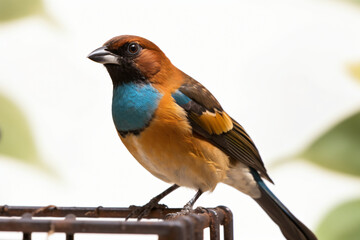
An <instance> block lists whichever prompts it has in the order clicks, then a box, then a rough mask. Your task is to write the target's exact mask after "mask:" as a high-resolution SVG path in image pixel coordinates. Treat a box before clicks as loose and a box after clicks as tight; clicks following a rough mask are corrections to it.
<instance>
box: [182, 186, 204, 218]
mask: <svg viewBox="0 0 360 240" xmlns="http://www.w3.org/2000/svg"><path fill="white" fill-rule="evenodd" d="M201 194H203V192H202V191H201V190H200V189H199V191H197V193H196V194H195V196H194V197H193V198H192V199H190V201H189V202H188V203H186V204H185V206H184V207H183V209H182V210H181V212H183V213H190V212H191V211H192V208H193V206H194V204H195V202H196V200H198V199H199V197H200V196H201Z"/></svg>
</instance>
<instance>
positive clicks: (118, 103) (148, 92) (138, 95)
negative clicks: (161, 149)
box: [112, 82, 162, 132]
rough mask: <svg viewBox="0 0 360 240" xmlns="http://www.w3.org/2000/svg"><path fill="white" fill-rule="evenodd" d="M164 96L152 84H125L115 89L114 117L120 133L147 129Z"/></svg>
mask: <svg viewBox="0 0 360 240" xmlns="http://www.w3.org/2000/svg"><path fill="white" fill-rule="evenodd" d="M161 97H162V94H161V93H160V92H159V91H158V90H157V89H155V88H154V87H153V86H152V85H151V84H150V83H149V84H142V83H135V82H130V83H124V84H121V85H119V86H116V87H114V90H113V101H112V116H113V120H114V124H115V126H116V129H117V130H118V131H119V132H129V131H139V130H141V129H143V128H145V127H146V126H147V125H148V124H149V122H150V121H151V119H152V118H153V115H154V113H155V111H156V109H157V107H158V104H159V101H160V99H161Z"/></svg>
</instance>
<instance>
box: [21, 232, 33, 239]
mask: <svg viewBox="0 0 360 240" xmlns="http://www.w3.org/2000/svg"><path fill="white" fill-rule="evenodd" d="M22 239H23V240H31V233H23V238H22Z"/></svg>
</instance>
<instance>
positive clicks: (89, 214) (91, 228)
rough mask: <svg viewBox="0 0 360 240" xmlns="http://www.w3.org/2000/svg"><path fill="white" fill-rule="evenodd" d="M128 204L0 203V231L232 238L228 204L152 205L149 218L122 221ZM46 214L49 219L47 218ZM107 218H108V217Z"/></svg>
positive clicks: (173, 239)
mask: <svg viewBox="0 0 360 240" xmlns="http://www.w3.org/2000/svg"><path fill="white" fill-rule="evenodd" d="M131 211H132V209H131V208H109V207H101V206H100V207H96V208H94V207H57V206H54V205H49V206H46V207H24V206H7V205H4V206H0V232H22V239H23V240H31V237H32V236H31V234H32V233H35V232H44V233H65V236H66V237H65V239H66V240H73V239H75V235H76V233H102V234H153V235H158V236H159V238H158V239H159V240H200V239H204V229H206V228H209V230H210V239H211V240H217V239H220V226H223V239H224V240H233V217H232V213H231V211H230V209H229V208H227V207H224V206H218V207H216V208H197V209H196V210H195V211H194V212H193V213H191V214H189V215H176V217H172V218H170V219H167V217H166V216H167V214H171V213H176V212H179V211H181V209H177V208H164V209H154V210H152V211H151V213H150V214H149V215H148V216H146V218H147V219H150V221H125V220H124V218H125V217H127V216H128V215H129V214H130V212H131ZM49 217H50V218H51V219H49ZM109 219H111V220H112V221H109Z"/></svg>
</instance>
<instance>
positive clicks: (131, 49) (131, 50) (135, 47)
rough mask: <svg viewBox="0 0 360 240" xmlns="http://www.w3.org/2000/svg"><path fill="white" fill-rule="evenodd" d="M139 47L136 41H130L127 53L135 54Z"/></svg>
mask: <svg viewBox="0 0 360 240" xmlns="http://www.w3.org/2000/svg"><path fill="white" fill-rule="evenodd" d="M140 49H141V47H140V45H139V44H138V43H134V42H133V43H130V44H129V45H128V47H127V51H128V53H130V54H131V55H135V54H137V53H138V52H139V51H140Z"/></svg>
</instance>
